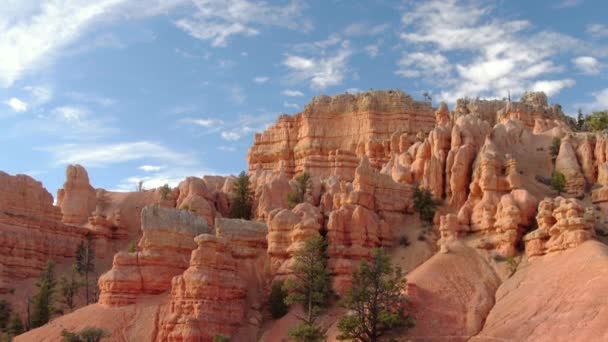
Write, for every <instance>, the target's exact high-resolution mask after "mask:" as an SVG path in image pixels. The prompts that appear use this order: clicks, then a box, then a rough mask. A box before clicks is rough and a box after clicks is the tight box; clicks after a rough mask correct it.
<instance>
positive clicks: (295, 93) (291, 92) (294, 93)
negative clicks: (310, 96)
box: [281, 89, 304, 97]
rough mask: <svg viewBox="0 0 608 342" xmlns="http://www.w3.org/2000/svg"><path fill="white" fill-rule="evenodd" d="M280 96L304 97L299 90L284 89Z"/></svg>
mask: <svg viewBox="0 0 608 342" xmlns="http://www.w3.org/2000/svg"><path fill="white" fill-rule="evenodd" d="M281 94H283V95H285V96H290V97H295V96H304V93H303V92H301V91H299V90H291V89H285V90H283V91H282V92H281Z"/></svg>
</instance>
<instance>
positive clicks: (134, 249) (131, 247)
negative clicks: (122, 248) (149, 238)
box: [127, 241, 137, 253]
mask: <svg viewBox="0 0 608 342" xmlns="http://www.w3.org/2000/svg"><path fill="white" fill-rule="evenodd" d="M127 251H128V252H129V253H135V252H137V244H136V243H135V241H130V242H129V246H127Z"/></svg>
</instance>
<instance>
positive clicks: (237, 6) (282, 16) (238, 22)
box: [175, 0, 312, 47]
mask: <svg viewBox="0 0 608 342" xmlns="http://www.w3.org/2000/svg"><path fill="white" fill-rule="evenodd" d="M193 2H194V4H195V5H196V8H197V10H196V12H195V13H194V14H193V15H192V16H190V17H187V18H182V19H179V20H177V21H176V22H175V24H176V26H177V27H178V28H180V29H182V30H184V31H185V32H187V33H188V34H190V35H191V36H192V37H195V38H197V39H200V40H209V41H211V45H212V46H215V47H222V46H226V45H227V43H228V39H229V38H230V37H231V36H235V35H241V36H255V35H258V34H259V33H260V27H263V26H276V27H284V28H287V29H292V30H303V31H308V30H310V29H311V28H312V26H311V24H310V22H309V21H307V20H305V19H302V18H301V15H302V12H303V10H304V9H305V7H306V6H305V5H304V3H303V2H302V1H298V0H291V1H289V2H288V3H287V4H285V5H283V6H280V5H272V4H269V3H267V2H265V1H255V0H231V1H225V0H193Z"/></svg>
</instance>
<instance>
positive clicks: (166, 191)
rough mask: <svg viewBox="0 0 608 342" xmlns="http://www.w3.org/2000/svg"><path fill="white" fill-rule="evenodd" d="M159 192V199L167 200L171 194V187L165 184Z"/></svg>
mask: <svg viewBox="0 0 608 342" xmlns="http://www.w3.org/2000/svg"><path fill="white" fill-rule="evenodd" d="M159 189H160V190H159V191H160V198H161V199H162V200H163V201H164V200H167V199H169V195H170V194H171V191H172V190H171V187H170V186H169V184H165V185H163V186H161V187H160V188H159Z"/></svg>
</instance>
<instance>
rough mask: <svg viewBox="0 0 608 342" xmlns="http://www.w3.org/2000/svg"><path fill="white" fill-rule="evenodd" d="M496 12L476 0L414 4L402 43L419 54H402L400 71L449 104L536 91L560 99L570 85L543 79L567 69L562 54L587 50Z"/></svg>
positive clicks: (578, 43) (407, 10) (574, 41)
mask: <svg viewBox="0 0 608 342" xmlns="http://www.w3.org/2000/svg"><path fill="white" fill-rule="evenodd" d="M494 9H495V7H493V6H491V5H486V4H485V2H481V1H476V0H462V1H460V0H445V1H443V0H433V1H425V2H410V3H409V5H407V6H406V7H405V9H404V13H405V14H404V15H403V17H402V23H403V29H404V31H403V32H402V33H401V38H402V39H403V40H404V41H405V42H406V43H407V44H408V46H410V47H413V48H414V49H415V51H412V50H411V49H409V50H408V51H407V53H404V56H403V58H402V59H401V60H400V61H399V63H398V65H399V69H398V70H397V71H396V72H397V73H398V74H400V75H402V76H405V77H419V78H421V79H422V81H424V82H426V83H428V84H432V85H433V86H435V87H437V88H441V89H443V91H441V92H440V93H439V94H438V96H437V97H438V99H439V100H443V101H447V102H451V103H453V102H454V101H455V100H456V99H457V98H460V97H464V96H472V97H476V96H480V97H499V98H500V97H504V96H506V95H507V93H508V92H510V93H511V94H512V95H515V96H517V95H520V94H522V93H523V92H524V91H526V90H529V89H532V88H533V87H536V88H543V89H548V90H549V91H551V92H552V93H553V94H556V93H557V91H559V90H560V89H563V88H564V87H567V86H569V84H570V83H569V82H568V81H569V80H560V81H544V80H543V79H546V78H547V77H552V78H553V76H551V74H555V73H558V72H561V71H563V70H564V69H565V68H564V67H563V66H562V65H558V64H555V63H556V62H555V61H556V60H557V58H556V56H557V55H558V54H560V53H572V52H573V51H579V50H581V49H583V48H584V47H585V46H586V45H585V44H584V43H583V42H581V41H579V40H577V39H576V38H573V37H570V36H567V35H564V34H560V33H556V32H551V31H546V30H545V31H537V32H533V31H532V30H533V27H532V25H531V23H530V22H528V21H525V20H509V19H502V18H503V17H504V16H499V15H496V13H495V11H494ZM547 82H550V83H547Z"/></svg>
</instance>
